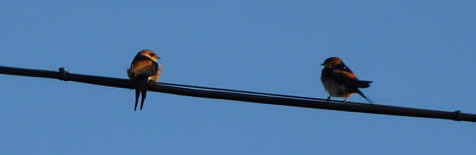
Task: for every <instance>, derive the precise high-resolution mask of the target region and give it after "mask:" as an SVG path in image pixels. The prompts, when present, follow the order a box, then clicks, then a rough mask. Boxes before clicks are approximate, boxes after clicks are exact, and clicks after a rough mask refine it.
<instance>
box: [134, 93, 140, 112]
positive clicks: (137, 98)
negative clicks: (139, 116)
mask: <svg viewBox="0 0 476 155" xmlns="http://www.w3.org/2000/svg"><path fill="white" fill-rule="evenodd" d="M139 95H140V90H139V89H136V105H135V107H134V111H137V103H138V102H139Z"/></svg>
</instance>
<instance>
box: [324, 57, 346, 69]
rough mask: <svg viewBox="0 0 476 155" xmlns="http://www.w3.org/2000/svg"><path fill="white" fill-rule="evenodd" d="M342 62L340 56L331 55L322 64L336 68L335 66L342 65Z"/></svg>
mask: <svg viewBox="0 0 476 155" xmlns="http://www.w3.org/2000/svg"><path fill="white" fill-rule="evenodd" d="M341 64H342V59H340V58H338V57H330V58H327V59H326V60H325V61H324V63H322V65H323V66H324V67H328V68H334V67H335V66H337V65H341Z"/></svg>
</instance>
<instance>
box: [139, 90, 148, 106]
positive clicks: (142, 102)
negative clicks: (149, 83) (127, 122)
mask: <svg viewBox="0 0 476 155" xmlns="http://www.w3.org/2000/svg"><path fill="white" fill-rule="evenodd" d="M141 95H142V98H141V101H140V110H142V107H143V106H144V100H145V98H146V97H147V87H145V88H144V89H143V90H142V91H141Z"/></svg>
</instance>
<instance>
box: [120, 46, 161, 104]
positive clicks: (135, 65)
mask: <svg viewBox="0 0 476 155" xmlns="http://www.w3.org/2000/svg"><path fill="white" fill-rule="evenodd" d="M159 59H160V57H159V56H157V55H156V54H155V53H154V51H152V50H149V49H144V50H141V51H139V52H138V53H137V55H136V56H135V57H134V59H133V60H132V63H131V66H130V68H128V69H127V75H128V77H129V79H130V80H131V81H132V82H133V84H134V87H135V91H136V100H135V101H136V102H135V107H134V111H137V104H138V101H139V96H142V98H141V104H140V110H142V107H143V106H144V100H145V98H146V96H147V85H148V84H149V83H151V82H156V81H157V80H159V78H160V75H161V72H162V67H161V66H159V65H158V64H157V60H159Z"/></svg>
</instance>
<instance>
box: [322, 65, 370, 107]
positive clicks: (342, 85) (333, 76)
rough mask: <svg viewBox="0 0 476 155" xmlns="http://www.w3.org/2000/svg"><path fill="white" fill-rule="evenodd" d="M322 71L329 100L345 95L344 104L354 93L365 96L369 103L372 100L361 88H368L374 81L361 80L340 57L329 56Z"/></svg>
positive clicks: (323, 82)
mask: <svg viewBox="0 0 476 155" xmlns="http://www.w3.org/2000/svg"><path fill="white" fill-rule="evenodd" d="M321 65H322V66H324V68H323V69H322V72H321V81H322V84H323V85H324V88H325V89H326V91H327V93H329V97H327V100H330V99H331V97H344V104H345V103H346V101H347V98H349V97H351V96H352V95H353V94H354V93H358V94H359V95H360V96H362V97H363V98H365V99H366V100H367V101H368V102H369V103H372V101H371V100H370V99H369V98H367V96H365V95H364V93H362V92H361V91H360V90H359V88H368V87H370V83H372V81H363V80H359V79H358V78H357V76H355V74H354V73H353V72H352V70H350V68H349V67H347V66H346V65H345V64H344V62H343V61H342V59H340V58H338V57H330V58H327V59H326V60H325V61H324V63H322V64H321Z"/></svg>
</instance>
